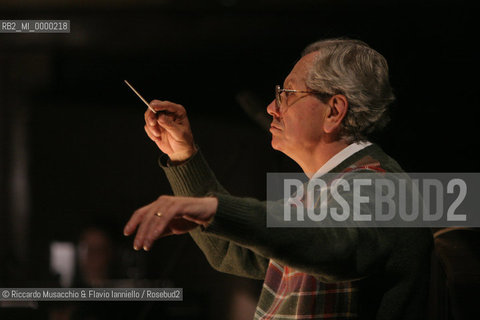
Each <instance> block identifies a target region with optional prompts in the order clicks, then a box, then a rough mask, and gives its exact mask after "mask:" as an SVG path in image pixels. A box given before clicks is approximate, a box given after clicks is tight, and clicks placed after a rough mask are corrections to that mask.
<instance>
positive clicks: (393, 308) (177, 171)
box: [160, 145, 432, 320]
mask: <svg viewBox="0 0 480 320" xmlns="http://www.w3.org/2000/svg"><path fill="white" fill-rule="evenodd" d="M367 157H368V158H369V159H373V160H375V161H377V162H379V163H380V165H381V167H382V169H383V170H385V171H388V172H401V171H402V169H401V167H400V166H399V165H398V164H397V163H396V162H395V161H394V160H393V159H392V158H390V157H389V156H388V155H386V154H385V153H384V152H383V151H382V150H381V149H380V148H379V147H378V146H377V145H371V146H369V147H366V148H364V149H363V150H361V151H359V152H357V153H355V154H354V155H352V156H351V157H349V158H348V159H346V160H345V161H343V162H342V163H341V164H339V165H338V166H337V167H336V168H335V169H333V170H332V172H342V171H343V170H345V169H346V168H347V167H349V166H351V165H352V164H354V163H356V162H358V161H362V160H363V159H365V158H367ZM160 165H161V167H162V168H163V169H164V171H165V173H166V176H167V178H168V180H169V182H170V184H171V186H172V189H173V192H174V194H175V195H177V196H193V197H201V196H206V195H213V196H215V197H217V198H218V209H217V213H216V215H215V218H214V220H213V222H212V223H211V224H210V225H209V227H208V228H206V229H204V230H202V229H200V228H197V229H195V230H194V231H192V232H191V236H192V238H193V239H194V240H195V242H196V243H197V245H198V246H199V247H200V249H201V250H202V251H203V252H204V254H205V256H206V258H207V260H208V261H209V263H210V264H211V265H212V267H213V268H215V269H217V270H219V271H222V272H226V273H230V274H234V275H238V276H242V277H249V278H253V279H265V284H264V288H263V290H262V293H261V296H260V299H259V303H258V307H257V313H256V316H255V317H256V318H258V319H267V318H268V319H270V318H274V319H283V318H285V319H291V318H309V319H311V318H325V317H328V318H330V319H332V318H333V319H347V318H348V319H351V318H360V319H389V320H392V319H425V306H426V301H427V294H428V282H429V262H430V252H431V245H432V236H431V233H430V230H428V229H420V228H411V229H410V228H267V227H266V203H265V202H263V201H259V200H256V199H252V198H240V197H235V196H232V195H230V194H229V193H228V192H227V191H226V190H225V189H224V188H223V187H222V186H221V185H220V183H219V182H218V180H217V179H216V178H215V175H214V174H213V172H212V170H211V169H210V168H209V166H208V164H207V163H206V161H205V159H204V158H203V156H202V154H201V152H198V153H197V154H196V155H194V156H193V157H192V158H190V159H189V160H188V161H187V162H185V163H183V164H181V165H178V166H168V165H167V164H166V158H165V157H164V158H161V160H160ZM277 274H278V276H277ZM312 288H313V289H312ZM305 292H307V293H305ZM312 292H313V293H312ZM329 294H330V295H329ZM306 295H307V296H308V299H306V298H305V296H306ZM302 297H303V298H302Z"/></svg>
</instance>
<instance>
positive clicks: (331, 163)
mask: <svg viewBox="0 0 480 320" xmlns="http://www.w3.org/2000/svg"><path fill="white" fill-rule="evenodd" d="M370 145H372V143H371V142H370V141H365V142H354V143H351V144H349V145H348V146H347V147H346V148H344V149H343V150H341V151H340V152H338V153H337V154H335V155H334V156H333V157H331V158H330V159H329V160H328V161H327V162H325V163H324V164H323V166H321V167H320V169H318V170H317V172H315V174H314V175H313V176H312V178H311V179H317V178H319V177H321V176H323V175H324V174H326V173H328V172H330V171H332V169H334V168H335V167H337V166H338V165H339V164H341V163H342V162H343V161H345V160H346V159H348V158H349V157H351V156H352V155H353V154H355V153H357V152H358V151H360V150H362V149H364V148H366V147H368V146H370Z"/></svg>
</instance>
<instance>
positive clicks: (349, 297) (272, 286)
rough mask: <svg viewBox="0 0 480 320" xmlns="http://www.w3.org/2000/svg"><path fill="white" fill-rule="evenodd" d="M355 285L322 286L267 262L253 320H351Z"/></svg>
mask: <svg viewBox="0 0 480 320" xmlns="http://www.w3.org/2000/svg"><path fill="white" fill-rule="evenodd" d="M357 292H358V288H357V287H356V286H355V283H354V282H342V283H323V282H320V281H318V280H317V279H316V278H315V277H313V276H311V275H308V274H306V273H303V272H299V271H296V270H294V269H292V268H289V267H287V266H282V265H280V264H278V263H277V262H275V261H272V260H270V264H269V267H268V270H267V274H266V276H265V281H264V283H263V289H262V294H261V296H260V301H259V302H258V305H257V309H256V311H255V319H258V320H260V319H261V320H267V319H336V320H338V319H354V318H356V317H357V314H356V310H357V306H356V303H357V299H356V294H357Z"/></svg>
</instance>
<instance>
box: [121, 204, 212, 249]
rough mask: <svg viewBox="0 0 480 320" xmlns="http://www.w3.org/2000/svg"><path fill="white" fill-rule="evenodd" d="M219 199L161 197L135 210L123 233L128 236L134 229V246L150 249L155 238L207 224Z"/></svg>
mask: <svg viewBox="0 0 480 320" xmlns="http://www.w3.org/2000/svg"><path fill="white" fill-rule="evenodd" d="M217 207H218V199H217V198H214V197H206V198H190V197H174V196H160V197H159V198H158V199H157V200H156V201H154V202H152V203H150V204H149V205H146V206H145V207H142V208H140V209H138V210H137V211H135V212H134V213H133V215H132V217H131V218H130V220H129V221H128V223H127V224H126V225H125V228H124V230H123V233H124V234H125V235H126V236H129V235H131V234H132V233H133V232H134V231H135V229H137V227H138V230H137V235H136V236H135V240H134V242H133V248H134V249H135V250H140V248H143V249H144V250H145V251H148V250H150V248H151V247H152V245H153V242H154V241H155V240H157V239H158V238H161V237H165V236H168V235H172V234H184V233H187V232H189V231H190V230H193V229H195V228H196V227H198V226H199V225H203V226H207V225H208V224H209V223H210V222H211V221H212V220H213V217H214V215H215V213H216V212H217Z"/></svg>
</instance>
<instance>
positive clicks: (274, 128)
mask: <svg viewBox="0 0 480 320" xmlns="http://www.w3.org/2000/svg"><path fill="white" fill-rule="evenodd" d="M270 130H282V129H280V127H278V126H276V125H274V124H273V123H272V124H270Z"/></svg>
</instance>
